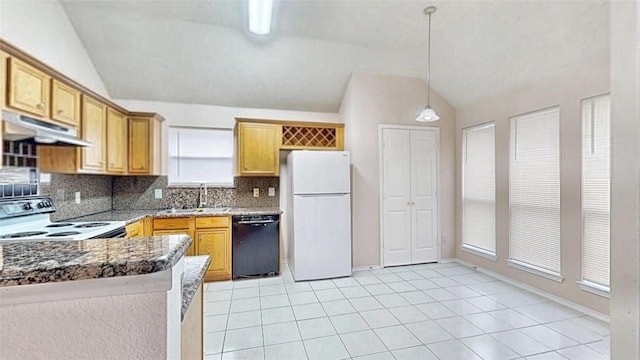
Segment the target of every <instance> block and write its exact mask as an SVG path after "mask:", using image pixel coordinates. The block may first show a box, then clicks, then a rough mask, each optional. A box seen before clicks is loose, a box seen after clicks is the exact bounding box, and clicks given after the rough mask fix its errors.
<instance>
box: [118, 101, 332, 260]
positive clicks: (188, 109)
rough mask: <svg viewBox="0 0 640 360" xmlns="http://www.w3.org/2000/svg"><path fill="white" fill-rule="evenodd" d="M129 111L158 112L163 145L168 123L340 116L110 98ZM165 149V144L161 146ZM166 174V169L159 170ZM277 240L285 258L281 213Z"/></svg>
mask: <svg viewBox="0 0 640 360" xmlns="http://www.w3.org/2000/svg"><path fill="white" fill-rule="evenodd" d="M114 101H115V102H117V103H118V104H120V105H122V106H124V107H125V108H127V109H128V110H131V111H151V112H157V113H159V114H160V115H162V116H163V117H164V118H165V119H166V121H165V123H164V126H163V128H164V131H163V144H166V143H167V142H166V134H167V131H166V130H167V127H168V126H195V127H218V128H227V129H233V127H234V126H235V123H236V120H235V118H236V117H247V118H258V119H273V120H291V121H315V122H330V123H339V122H341V119H340V118H339V115H338V114H336V113H321V112H307V111H291V110H277V109H251V108H237V107H228V106H216V105H202V104H181V103H167V102H155V101H142V100H123V99H120V100H114ZM163 149H166V147H163ZM280 155H281V157H280V159H281V161H280V189H279V190H280V209H281V210H282V211H283V212H284V213H286V211H287V202H286V200H285V199H286V191H287V184H286V182H287V178H286V173H287V169H286V167H287V164H286V152H284V151H282V152H281V154H280ZM162 158H163V160H162V168H163V169H167V154H166V152H165V153H163V154H162ZM163 173H166V171H163ZM281 221H282V224H281V231H280V234H281V239H282V246H281V249H282V251H283V253H282V254H281V255H282V259H283V260H288V259H289V251H288V237H287V231H286V225H287V224H286V219H285V216H282V217H281Z"/></svg>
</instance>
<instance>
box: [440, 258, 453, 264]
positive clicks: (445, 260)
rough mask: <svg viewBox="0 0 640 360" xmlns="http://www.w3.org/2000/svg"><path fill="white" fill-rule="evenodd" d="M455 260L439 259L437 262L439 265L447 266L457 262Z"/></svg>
mask: <svg viewBox="0 0 640 360" xmlns="http://www.w3.org/2000/svg"><path fill="white" fill-rule="evenodd" d="M456 260H457V259H456V258H447V259H440V260H439V261H438V262H439V263H440V264H447V263H452V262H457V261H456Z"/></svg>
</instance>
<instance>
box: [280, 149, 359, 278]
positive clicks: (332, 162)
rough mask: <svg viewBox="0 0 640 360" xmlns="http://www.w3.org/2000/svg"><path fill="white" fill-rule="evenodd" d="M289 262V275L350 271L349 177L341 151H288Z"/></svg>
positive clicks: (315, 275)
mask: <svg viewBox="0 0 640 360" xmlns="http://www.w3.org/2000/svg"><path fill="white" fill-rule="evenodd" d="M287 171H288V173H289V184H288V187H289V194H288V213H289V216H288V224H289V226H288V227H289V232H288V235H289V236H288V239H289V244H290V248H289V251H290V252H289V254H290V256H289V257H290V260H289V265H290V268H291V272H292V274H293V278H294V280H296V281H300V280H316V279H329V278H336V277H343V276H351V181H350V157H349V153H348V152H346V151H306V150H302V151H292V152H291V153H290V154H289V156H288V157H287Z"/></svg>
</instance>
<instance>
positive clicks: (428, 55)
mask: <svg viewBox="0 0 640 360" xmlns="http://www.w3.org/2000/svg"><path fill="white" fill-rule="evenodd" d="M427 40H428V43H427V52H428V53H427V107H428V108H431V12H429V36H428V39H427Z"/></svg>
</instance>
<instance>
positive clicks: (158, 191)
mask: <svg viewBox="0 0 640 360" xmlns="http://www.w3.org/2000/svg"><path fill="white" fill-rule="evenodd" d="M153 193H154V196H155V198H156V199H162V189H155V191H154V192H153Z"/></svg>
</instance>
